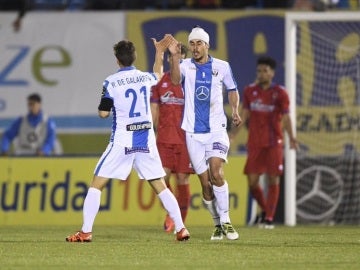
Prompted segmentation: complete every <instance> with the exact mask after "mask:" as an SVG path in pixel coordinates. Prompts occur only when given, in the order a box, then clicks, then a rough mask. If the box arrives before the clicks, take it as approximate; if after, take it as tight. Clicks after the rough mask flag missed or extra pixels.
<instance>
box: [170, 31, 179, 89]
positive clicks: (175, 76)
mask: <svg viewBox="0 0 360 270" xmlns="http://www.w3.org/2000/svg"><path fill="white" fill-rule="evenodd" d="M168 49H169V51H170V53H171V57H170V59H169V60H170V78H171V82H172V83H173V84H174V85H178V84H180V83H181V72H180V62H181V59H182V57H181V44H180V43H179V42H178V41H177V40H176V39H175V38H173V40H172V42H171V44H170V46H169V47H168Z"/></svg>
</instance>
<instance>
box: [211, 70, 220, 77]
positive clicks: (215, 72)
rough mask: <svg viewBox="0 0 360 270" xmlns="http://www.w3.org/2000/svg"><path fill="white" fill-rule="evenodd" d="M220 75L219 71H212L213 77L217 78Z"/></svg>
mask: <svg viewBox="0 0 360 270" xmlns="http://www.w3.org/2000/svg"><path fill="white" fill-rule="evenodd" d="M218 74H219V71H218V70H217V69H213V70H212V75H213V76H214V77H217V75H218Z"/></svg>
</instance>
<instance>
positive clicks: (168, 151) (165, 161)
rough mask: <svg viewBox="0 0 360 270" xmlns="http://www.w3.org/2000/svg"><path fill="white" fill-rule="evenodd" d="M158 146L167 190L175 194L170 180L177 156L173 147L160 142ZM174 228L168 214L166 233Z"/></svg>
mask: <svg viewBox="0 0 360 270" xmlns="http://www.w3.org/2000/svg"><path fill="white" fill-rule="evenodd" d="M156 145H157V148H158V151H159V155H160V159H161V163H162V166H163V168H164V171H165V174H166V175H165V176H164V180H165V184H166V186H167V188H168V189H169V190H170V191H171V192H173V190H172V188H171V184H170V178H171V174H172V168H173V167H174V158H175V155H174V153H173V145H171V144H165V143H159V142H157V144H156ZM173 193H174V192H173ZM174 226H175V224H174V221H173V220H172V219H171V217H170V216H169V214H166V215H165V220H164V226H163V227H164V231H165V232H167V233H170V232H172V231H173V230H174Z"/></svg>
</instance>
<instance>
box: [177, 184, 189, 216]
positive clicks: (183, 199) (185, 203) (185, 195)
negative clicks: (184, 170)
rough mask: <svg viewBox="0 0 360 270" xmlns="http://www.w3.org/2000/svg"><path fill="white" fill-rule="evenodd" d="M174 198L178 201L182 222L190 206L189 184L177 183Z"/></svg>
mask: <svg viewBox="0 0 360 270" xmlns="http://www.w3.org/2000/svg"><path fill="white" fill-rule="evenodd" d="M176 195H177V196H176V199H177V201H178V203H179V207H180V212H181V217H182V220H183V222H185V219H186V216H187V213H188V210H189V206H190V185H189V184H186V185H177V194H176Z"/></svg>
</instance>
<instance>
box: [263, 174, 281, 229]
mask: <svg viewBox="0 0 360 270" xmlns="http://www.w3.org/2000/svg"><path fill="white" fill-rule="evenodd" d="M279 194H280V177H279V176H268V194H267V203H266V205H267V208H266V215H265V228H266V229H272V228H274V225H273V221H274V216H275V212H276V207H277V204H278V201H279Z"/></svg>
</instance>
